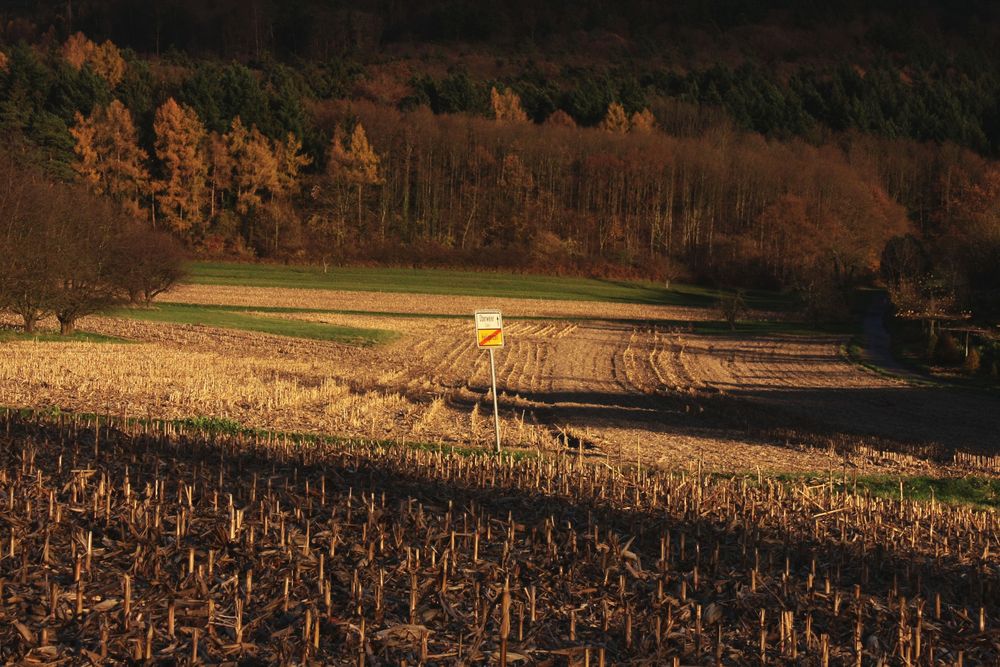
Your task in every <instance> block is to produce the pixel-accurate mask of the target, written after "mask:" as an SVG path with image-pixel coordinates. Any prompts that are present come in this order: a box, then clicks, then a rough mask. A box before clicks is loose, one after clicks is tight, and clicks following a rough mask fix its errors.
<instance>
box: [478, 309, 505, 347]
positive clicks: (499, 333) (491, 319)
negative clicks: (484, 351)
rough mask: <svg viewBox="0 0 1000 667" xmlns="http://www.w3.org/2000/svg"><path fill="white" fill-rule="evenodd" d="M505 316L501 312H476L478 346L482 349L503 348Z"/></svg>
mask: <svg viewBox="0 0 1000 667" xmlns="http://www.w3.org/2000/svg"><path fill="white" fill-rule="evenodd" d="M503 343H504V340H503V316H501V315H500V311H499V310H477V311H476V345H477V346H478V347H480V348H499V347H503Z"/></svg>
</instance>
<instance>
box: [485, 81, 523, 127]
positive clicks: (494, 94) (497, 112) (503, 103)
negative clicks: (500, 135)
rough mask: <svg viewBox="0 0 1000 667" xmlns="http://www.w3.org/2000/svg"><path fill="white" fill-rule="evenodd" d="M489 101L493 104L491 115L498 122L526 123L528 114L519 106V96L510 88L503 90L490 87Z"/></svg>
mask: <svg viewBox="0 0 1000 667" xmlns="http://www.w3.org/2000/svg"><path fill="white" fill-rule="evenodd" d="M490 103H491V105H492V106H493V117H494V118H495V119H496V120H497V121H500V122H512V123H527V122H528V114H526V113H525V112H524V108H523V107H522V106H521V98H520V97H519V96H518V94H517V93H515V92H514V91H513V90H512V89H510V88H507V89H505V90H504V91H503V92H500V91H498V90H497V89H496V86H494V87H493V88H491V89H490Z"/></svg>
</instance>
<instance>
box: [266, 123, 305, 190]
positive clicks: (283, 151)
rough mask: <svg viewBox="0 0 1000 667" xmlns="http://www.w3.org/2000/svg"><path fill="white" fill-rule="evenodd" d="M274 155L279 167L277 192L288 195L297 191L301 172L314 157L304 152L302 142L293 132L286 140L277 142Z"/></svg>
mask: <svg viewBox="0 0 1000 667" xmlns="http://www.w3.org/2000/svg"><path fill="white" fill-rule="evenodd" d="M274 155H275V161H276V162H277V168H278V192H277V194H280V195H281V196H287V195H289V194H291V193H292V192H294V191H295V186H296V185H297V184H298V182H299V173H300V172H301V171H302V168H303V167H308V166H309V165H310V164H311V163H312V158H310V157H309V156H308V155H306V154H304V153H302V142H301V141H299V139H298V137H296V136H295V135H294V134H293V133H291V132H289V133H288V136H287V137H286V138H285V140H284V141H277V142H275V144H274Z"/></svg>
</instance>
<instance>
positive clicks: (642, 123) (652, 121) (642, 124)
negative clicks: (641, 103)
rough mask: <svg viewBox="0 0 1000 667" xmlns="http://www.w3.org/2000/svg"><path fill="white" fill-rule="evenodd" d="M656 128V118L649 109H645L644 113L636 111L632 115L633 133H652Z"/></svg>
mask: <svg viewBox="0 0 1000 667" xmlns="http://www.w3.org/2000/svg"><path fill="white" fill-rule="evenodd" d="M655 128H656V118H655V117H654V116H653V112H652V111H650V110H649V109H643V110H642V111H636V112H635V113H634V114H632V119H631V131H632V132H652V131H653V130H654V129H655Z"/></svg>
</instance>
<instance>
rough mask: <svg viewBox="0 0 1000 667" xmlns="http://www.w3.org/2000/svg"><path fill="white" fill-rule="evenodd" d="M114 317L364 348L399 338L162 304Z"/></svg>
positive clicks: (383, 332)
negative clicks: (248, 332) (329, 342)
mask: <svg viewBox="0 0 1000 667" xmlns="http://www.w3.org/2000/svg"><path fill="white" fill-rule="evenodd" d="M111 315H112V316H114V317H123V318H128V319H133V320H142V321H145V322H167V323H170V324H194V325H201V326H206V327H216V328H220V329H238V330H241V331H254V332H257V333H264V334H271V335H275V336H286V337H289V338H305V339H309V340H324V341H335V342H338V343H346V344H348V345H360V346H369V345H379V344H382V343H387V342H390V341H392V340H395V339H396V338H398V337H399V334H398V333H397V332H395V331H389V330H386V329H366V328H362V327H345V326H336V325H332V324H324V323H322V322H304V321H301V320H293V319H283V318H277V317H257V316H254V315H251V314H248V313H245V312H238V311H233V310H226V309H225V308H217V307H212V306H201V305H190V304H183V303H161V304H158V305H156V306H154V307H152V308H120V309H118V310H115V311H113V312H112V313H111Z"/></svg>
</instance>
